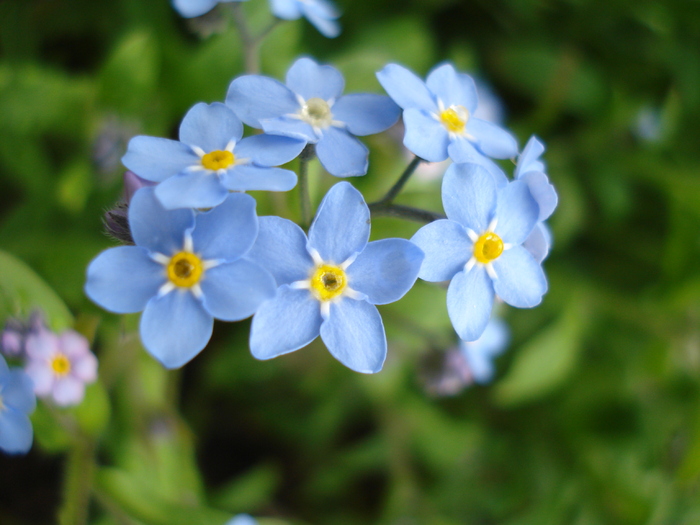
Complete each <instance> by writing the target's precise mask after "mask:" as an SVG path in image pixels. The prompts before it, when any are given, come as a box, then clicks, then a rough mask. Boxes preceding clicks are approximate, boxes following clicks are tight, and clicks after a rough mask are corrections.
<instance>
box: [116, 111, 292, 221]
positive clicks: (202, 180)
mask: <svg viewBox="0 0 700 525" xmlns="http://www.w3.org/2000/svg"><path fill="white" fill-rule="evenodd" d="M242 136H243V124H241V121H240V120H238V118H237V117H236V115H234V113H233V111H231V110H230V109H229V108H228V107H226V106H225V105H224V104H221V103H218V102H215V103H214V104H210V105H208V104H204V103H202V102H200V103H199V104H196V105H194V106H193V107H192V108H191V109H190V110H189V111H188V112H187V115H185V118H184V119H183V120H182V124H181V125H180V141H179V142H178V141H176V140H170V139H163V138H158V137H146V136H138V137H134V138H133V139H131V141H130V142H129V147H128V149H127V152H126V154H125V155H124V157H123V158H122V162H123V163H124V166H126V167H127V168H128V169H130V170H131V171H133V172H134V173H136V174H137V175H138V176H139V177H142V178H144V179H146V180H150V181H155V182H160V184H159V185H158V186H157V187H156V197H158V199H159V200H160V202H161V203H162V204H163V206H165V207H166V208H167V209H175V208H212V207H214V206H217V205H218V204H221V203H222V202H223V201H224V199H225V198H226V196H227V195H228V194H229V191H249V190H267V191H288V190H290V189H292V188H293V187H294V186H295V185H296V182H297V177H296V175H295V174H294V172H292V171H289V170H285V169H281V168H272V167H270V166H277V165H280V164H284V163H285V162H289V161H290V160H292V159H293V158H294V157H296V156H297V155H299V153H300V152H301V150H302V149H303V148H304V145H305V143H304V142H303V141H300V140H296V139H291V138H288V137H279V136H272V135H264V134H263V135H255V136H252V137H247V138H244V139H241V137H242Z"/></svg>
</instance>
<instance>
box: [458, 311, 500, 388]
mask: <svg viewBox="0 0 700 525" xmlns="http://www.w3.org/2000/svg"><path fill="white" fill-rule="evenodd" d="M509 339H510V334H509V332H508V326H507V325H506V323H505V322H503V320H501V319H499V318H497V317H494V318H492V319H491V321H489V323H488V324H487V325H486V328H485V329H484V333H483V334H481V337H479V339H477V340H476V341H460V342H459V350H460V352H461V353H462V355H463V356H464V358H465V359H466V361H467V366H468V367H469V374H470V376H471V378H472V379H473V380H474V382H475V383H479V384H485V383H489V382H490V381H491V379H493V373H494V368H493V360H494V359H495V358H496V357H497V356H499V355H500V354H501V353H503V351H504V350H505V349H506V346H507V345H508V341H509Z"/></svg>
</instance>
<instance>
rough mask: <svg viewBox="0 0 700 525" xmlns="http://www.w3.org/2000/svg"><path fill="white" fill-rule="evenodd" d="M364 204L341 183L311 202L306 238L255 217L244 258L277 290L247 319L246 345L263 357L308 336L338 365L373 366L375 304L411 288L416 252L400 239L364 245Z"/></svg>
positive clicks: (382, 349) (378, 362)
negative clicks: (255, 229) (314, 209)
mask: <svg viewBox="0 0 700 525" xmlns="http://www.w3.org/2000/svg"><path fill="white" fill-rule="evenodd" d="M369 230H370V215H369V208H368V207H367V205H366V204H365V201H364V199H363V198H362V195H361V194H360V192H359V191H357V190H356V189H355V188H353V187H352V186H351V185H350V184H349V183H347V182H340V183H338V184H336V185H335V186H333V187H332V188H331V189H330V191H329V192H328V194H327V195H326V196H325V197H324V199H323V201H322V202H321V205H320V206H319V209H318V213H317V215H316V219H315V220H314V223H313V224H312V225H311V228H310V229H309V236H308V239H307V237H306V235H305V234H304V232H303V231H302V230H301V228H299V227H298V226H297V225H296V224H294V223H293V222H291V221H288V220H285V219H281V218H279V217H261V218H260V233H259V235H258V239H257V241H256V243H255V246H254V247H253V249H252V250H251V252H250V254H249V257H250V258H252V259H253V260H255V261H258V262H259V263H260V264H261V265H263V266H265V267H266V268H267V269H268V270H269V271H270V272H271V273H272V274H273V275H274V276H275V278H276V280H277V285H278V286H279V288H278V289H277V295H276V296H275V298H274V299H272V300H270V301H267V302H265V303H263V304H262V306H261V307H260V309H259V310H258V311H257V312H256V314H255V316H254V317H253V325H252V328H251V333H250V349H251V352H252V353H253V356H254V357H256V358H257V359H270V358H273V357H277V356H279V355H282V354H286V353H289V352H293V351H294V350H297V349H299V348H302V347H304V346H306V345H308V344H309V343H310V342H311V341H313V340H314V339H316V337H318V336H319V334H320V335H321V339H323V342H324V343H325V344H326V347H328V350H329V351H330V353H331V354H332V355H333V357H335V358H336V359H337V360H338V361H340V362H341V363H343V364H344V365H345V366H347V367H349V368H351V369H352V370H355V371H357V372H363V373H374V372H378V371H379V370H381V368H382V365H383V363H384V359H385V357H386V336H385V334H384V325H383V324H382V319H381V317H380V315H379V311H378V310H377V308H376V306H375V305H378V304H387V303H391V302H394V301H397V300H399V299H400V298H401V297H403V295H404V294H405V293H406V292H407V291H408V290H409V289H410V288H411V286H413V283H414V282H415V280H416V277H417V275H418V269H419V268H420V265H421V261H422V260H423V253H422V252H421V250H419V249H418V248H417V247H416V246H415V245H414V244H413V243H411V242H410V241H408V240H406V239H383V240H380V241H374V242H370V243H368V242H367V241H368V240H369Z"/></svg>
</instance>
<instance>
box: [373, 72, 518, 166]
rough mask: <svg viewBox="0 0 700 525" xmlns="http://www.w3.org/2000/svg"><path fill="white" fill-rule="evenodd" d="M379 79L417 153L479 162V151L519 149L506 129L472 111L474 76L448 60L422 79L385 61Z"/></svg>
mask: <svg viewBox="0 0 700 525" xmlns="http://www.w3.org/2000/svg"><path fill="white" fill-rule="evenodd" d="M377 78H378V79H379V82H380V84H381V85H382V86H383V87H384V89H385V90H386V92H387V93H389V96H391V98H393V99H394V100H395V101H396V103H397V104H398V105H399V106H401V107H402V108H403V110H404V112H403V120H404V123H405V125H406V135H405V136H404V145H405V146H406V147H407V148H408V149H410V150H411V151H412V152H413V153H415V154H416V155H418V156H419V157H420V158H422V159H425V160H427V161H429V162H440V161H443V160H445V159H446V158H447V157H448V156H449V157H450V158H451V159H452V160H453V161H454V162H457V163H460V162H480V159H479V158H480V157H481V156H482V155H485V156H487V157H492V158H497V159H506V158H510V157H513V156H515V155H516V154H517V153H518V144H517V142H516V140H515V138H514V137H513V136H512V135H511V134H510V133H508V132H507V131H505V130H504V129H502V128H500V127H499V126H497V125H495V124H492V123H491V122H487V121H486V120H481V119H479V118H476V117H475V116H474V112H475V111H476V108H477V104H478V98H477V93H476V86H475V84H474V80H473V79H472V78H471V77H470V76H469V75H467V74H465V73H458V72H457V71H455V69H454V67H453V66H452V65H451V64H443V65H441V66H438V67H437V68H435V69H434V70H433V71H431V72H430V74H429V75H428V78H427V80H426V81H425V82H423V81H422V80H421V79H420V78H418V77H417V76H416V75H415V74H414V73H412V72H411V71H409V70H408V69H406V68H405V67H402V66H399V65H398V64H388V65H387V66H385V67H384V69H382V70H381V71H379V72H378V73H377Z"/></svg>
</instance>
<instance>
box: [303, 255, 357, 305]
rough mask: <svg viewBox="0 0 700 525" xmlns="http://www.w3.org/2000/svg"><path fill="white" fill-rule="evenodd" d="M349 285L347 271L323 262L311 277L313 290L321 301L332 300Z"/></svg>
mask: <svg viewBox="0 0 700 525" xmlns="http://www.w3.org/2000/svg"><path fill="white" fill-rule="evenodd" d="M347 285H348V279H347V276H346V275H345V271H344V270H343V269H342V268H340V267H338V266H331V265H329V264H321V265H319V266H318V267H317V268H316V270H315V271H314V274H313V276H312V277H311V292H312V293H313V294H314V295H315V296H316V298H317V299H318V300H319V301H330V300H331V299H334V298H336V297H338V296H339V295H341V294H342V293H343V291H345V288H346V287H347Z"/></svg>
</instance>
